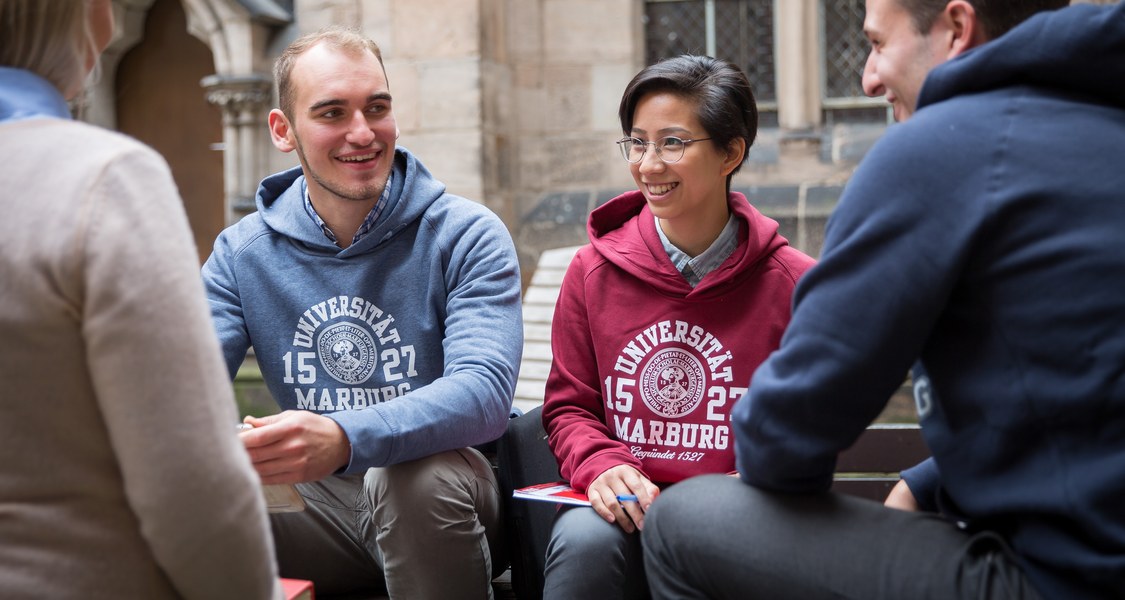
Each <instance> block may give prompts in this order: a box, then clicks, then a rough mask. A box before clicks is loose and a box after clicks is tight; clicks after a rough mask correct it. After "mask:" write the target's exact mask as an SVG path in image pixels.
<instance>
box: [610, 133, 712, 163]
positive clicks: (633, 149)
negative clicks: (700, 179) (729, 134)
mask: <svg viewBox="0 0 1125 600" xmlns="http://www.w3.org/2000/svg"><path fill="white" fill-rule="evenodd" d="M709 139H711V138H709V137H705V138H695V139H694V140H684V139H680V138H678V137H676V136H674V135H670V136H668V137H663V138H660V139H659V140H657V141H655V142H646V141H644V140H642V139H640V138H635V137H624V138H621V139H619V140H617V147H618V148H620V149H621V156H622V157H623V158H624V159H625V160H626V161H628V162H630V163H632V164H637V163H639V162H641V160H643V159H644V157H645V151H647V150H648V147H649V146H650V145H651V146H652V147H653V148H655V149H656V157H657V158H659V159H660V160H662V161H664V163H665V164H669V165H670V164H672V163H675V162H679V161H680V159H681V158H683V157H684V148H687V145H688V144H691V143H692V142H702V141H703V140H709Z"/></svg>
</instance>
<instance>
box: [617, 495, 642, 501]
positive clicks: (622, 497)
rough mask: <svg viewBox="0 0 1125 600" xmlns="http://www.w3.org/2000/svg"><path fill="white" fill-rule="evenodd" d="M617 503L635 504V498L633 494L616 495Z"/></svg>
mask: <svg viewBox="0 0 1125 600" xmlns="http://www.w3.org/2000/svg"><path fill="white" fill-rule="evenodd" d="M617 501H618V502H636V501H637V497H636V496H634V495H633V494H618V495H617Z"/></svg>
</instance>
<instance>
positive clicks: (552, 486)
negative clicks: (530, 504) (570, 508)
mask: <svg viewBox="0 0 1125 600" xmlns="http://www.w3.org/2000/svg"><path fill="white" fill-rule="evenodd" d="M512 496H513V497H515V498H523V499H524V500H542V501H544V502H556V503H562V504H575V505H578V506H590V499H589V498H587V497H586V494H583V493H582V492H579V491H578V490H575V489H574V488H572V487H570V484H569V483H567V482H565V481H553V482H551V483H539V484H536V485H529V486H527V487H525V488H520V489H518V490H515V491H514V492H512Z"/></svg>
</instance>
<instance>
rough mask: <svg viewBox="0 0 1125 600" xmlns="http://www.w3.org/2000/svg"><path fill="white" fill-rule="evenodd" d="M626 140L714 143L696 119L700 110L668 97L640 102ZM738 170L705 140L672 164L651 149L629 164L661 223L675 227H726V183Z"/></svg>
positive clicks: (686, 149) (657, 94)
mask: <svg viewBox="0 0 1125 600" xmlns="http://www.w3.org/2000/svg"><path fill="white" fill-rule="evenodd" d="M628 135H631V136H633V137H635V138H638V139H640V140H642V141H645V142H659V141H660V140H661V139H663V138H664V137H667V136H675V137H678V138H681V139H684V140H697V139H700V138H708V137H710V135H708V133H707V131H706V130H704V129H703V126H702V125H701V124H700V122H699V117H698V116H697V115H696V104H695V103H694V102H693V101H691V100H689V99H687V98H685V97H684V96H680V95H677V94H673V93H670V92H664V91H655V92H651V93H649V94H646V95H644V96H642V97H641V99H640V101H639V102H637V105H636V109H635V110H634V112H633V129H632V131H630V132H629V133H628ZM739 158H741V156H740V157H739ZM737 164H738V163H737V161H734V162H733V163H732V160H731V159H730V157H729V153H728V152H727V151H726V149H724V148H716V147H715V144H714V143H713V142H712V141H710V140H701V141H697V142H694V143H691V144H688V145H687V146H686V147H684V155H683V157H682V158H680V160H678V161H676V162H674V163H672V164H668V163H665V162H664V161H663V160H661V159H660V157H658V156H657V153H656V150H655V148H654V147H653V146H651V145H650V146H648V149H647V150H646V152H645V154H644V157H643V158H642V159H641V161H640V162H639V163H635V164H630V165H629V169H630V171H631V172H632V174H633V180H634V181H635V182H636V184H637V188H638V189H640V190H641V192H642V193H643V194H644V196H645V199H646V200H647V201H648V206H649V209H650V210H651V211H652V213H653V214H654V215H656V217H657V218H659V219H662V220H667V221H671V222H675V223H694V222H699V223H708V222H713V221H715V220H721V221H722V222H723V223H725V222H726V215H727V192H726V179H727V175H728V174H729V173H730V172H731V171H732V170H733V169H734V167H735V166H736V165H737Z"/></svg>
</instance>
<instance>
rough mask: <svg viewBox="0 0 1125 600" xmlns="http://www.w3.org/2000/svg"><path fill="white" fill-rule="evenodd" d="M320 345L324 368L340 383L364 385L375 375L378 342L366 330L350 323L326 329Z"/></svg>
mask: <svg viewBox="0 0 1125 600" xmlns="http://www.w3.org/2000/svg"><path fill="white" fill-rule="evenodd" d="M316 345H317V350H318V352H317V354H318V355H319V356H320V364H321V365H323V366H324V370H325V371H328V374H329V375H331V376H332V378H333V379H335V380H336V381H339V382H340V383H344V384H347V385H356V384H359V383H362V382H364V381H367V378H368V377H370V376H371V373H372V372H374V371H375V366H376V362H377V360H376V357H377V353H376V351H375V340H374V339H373V338H372V337H371V334H370V333H368V331H367V330H366V329H364V328H362V327H359V326H357V325H355V324H352V323H348V322H344V323H336V324H335V325H332V326H330V327H325V328H324V329H323V330H322V331H321V332H320V335H319V336H317V342H316Z"/></svg>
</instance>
